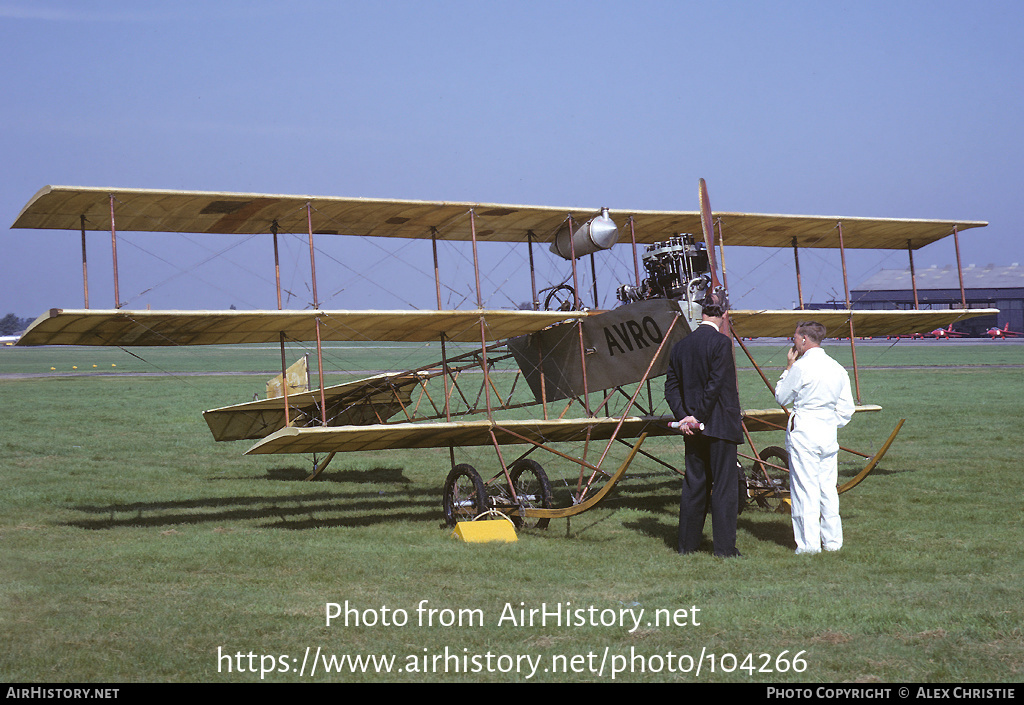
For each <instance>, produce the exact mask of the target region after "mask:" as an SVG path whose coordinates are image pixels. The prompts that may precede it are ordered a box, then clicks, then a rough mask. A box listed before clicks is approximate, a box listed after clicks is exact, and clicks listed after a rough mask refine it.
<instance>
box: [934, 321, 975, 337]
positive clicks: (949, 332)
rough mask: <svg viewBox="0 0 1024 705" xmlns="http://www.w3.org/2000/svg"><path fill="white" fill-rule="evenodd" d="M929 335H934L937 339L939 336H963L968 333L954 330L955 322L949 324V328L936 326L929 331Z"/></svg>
mask: <svg viewBox="0 0 1024 705" xmlns="http://www.w3.org/2000/svg"><path fill="white" fill-rule="evenodd" d="M928 335H931V336H934V337H935V339H936V340H938V339H939V338H947V339H948V338H962V337H964V336H965V335H967V334H966V333H961V332H960V331H958V330H953V324H952V323H950V324H949V328H936V329H935V330H933V331H931V332H930V333H928Z"/></svg>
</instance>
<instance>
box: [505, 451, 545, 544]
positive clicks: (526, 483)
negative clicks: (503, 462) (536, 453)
mask: <svg viewBox="0 0 1024 705" xmlns="http://www.w3.org/2000/svg"><path fill="white" fill-rule="evenodd" d="M508 476H509V479H510V480H512V486H513V487H514V488H515V490H516V497H518V498H519V505H520V506H521V507H524V508H526V507H530V508H534V509H537V508H540V509H551V504H552V500H551V483H550V482H549V481H548V476H547V473H545V472H544V468H542V467H541V466H540V463H538V462H537V461H535V460H530V459H529V458H520V459H519V460H517V461H516V462H514V463H512V465H511V466H510V467H509V469H508ZM512 521H513V523H514V524H515V525H516V526H517V527H518V528H521V529H546V528H547V527H548V522H549V521H551V520H550V519H540V518H536V517H522V516H519V515H517V514H513V516H512Z"/></svg>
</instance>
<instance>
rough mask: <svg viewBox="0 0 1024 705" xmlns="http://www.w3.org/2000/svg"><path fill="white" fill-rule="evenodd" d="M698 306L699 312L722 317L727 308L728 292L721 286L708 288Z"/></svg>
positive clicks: (711, 316)
mask: <svg viewBox="0 0 1024 705" xmlns="http://www.w3.org/2000/svg"><path fill="white" fill-rule="evenodd" d="M700 306H701V309H700V312H701V313H702V314H703V315H705V316H707V317H708V318H722V317H724V316H725V312H726V311H728V310H729V294H728V293H727V292H726V291H725V289H723V288H721V287H719V288H717V289H715V290H714V291H710V290H709V291H708V293H707V294H705V295H704V300H703V301H701V303H700Z"/></svg>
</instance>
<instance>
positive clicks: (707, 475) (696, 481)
mask: <svg viewBox="0 0 1024 705" xmlns="http://www.w3.org/2000/svg"><path fill="white" fill-rule="evenodd" d="M685 442H686V477H685V478H684V479H683V492H682V496H681V497H680V499H679V552H680V553H692V552H693V551H696V550H697V547H698V546H700V542H701V539H702V537H703V533H704V519H705V517H706V516H707V513H708V507H709V506H710V508H711V531H712V535H713V538H714V550H715V555H716V556H734V555H737V552H736V516H737V513H738V510H739V494H738V492H737V489H736V488H737V483H738V482H739V472H738V469H737V465H736V444H735V443H732V442H730V441H726V440H722V439H720V438H710V437H706V436H701V435H694V436H687V437H686V440H685Z"/></svg>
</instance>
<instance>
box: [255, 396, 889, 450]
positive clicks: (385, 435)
mask: <svg viewBox="0 0 1024 705" xmlns="http://www.w3.org/2000/svg"><path fill="white" fill-rule="evenodd" d="M881 409H882V407H880V406H875V405H873V404H864V405H859V406H857V407H856V411H857V412H858V413H864V412H874V411H881ZM786 418H787V413H786V411H784V410H783V409H751V410H747V411H744V412H743V420H744V422H745V423H746V424H747V429H748V430H750V431H770V430H775V429H777V428H779V427H782V428H785V425H786ZM672 420H673V419H672V417H671V416H630V417H626V418H625V419H624V420H621V421H622V423H621V426H620V419H617V418H612V417H596V418H576V419H558V420H547V421H543V420H539V419H534V420H528V421H512V420H509V421H495V422H494V423H493V424H492V423H491V422H490V421H486V420H481V421H461V422H460V421H455V422H429V423H398V424H372V425H366V426H345V427H340V428H339V427H332V426H316V427H307V428H292V427H289V428H283V429H281V430H280V431H277V432H276V433H273V434H271V435H270V436H267V437H266V438H264V439H263V440H262V441H259V442H258V443H256V445H254V446H253V447H252V448H250V449H249V450H248V451H246V455H261V454H273V453H343V452H352V451H367V450H387V449H389V448H444V447H447V446H450V445H454V446H485V445H490V444H491V443H492V442H493V441H492V438H491V431H492V430H493V432H494V439H495V440H497V442H498V443H499V444H500V445H510V444H523V443H528V442H530V441H532V442H535V443H557V442H566V441H578V440H582V439H584V438H585V437H587V433H588V431H589V438H590V440H607V439H609V438H611V436H612V434H613V433H614V432H615V430H616V428H618V429H619V430H618V436H617V437H619V438H637V437H639V436H640V435H641V434H643V433H646V434H648V435H650V436H675V435H679V432H678V431H676V430H674V429H671V428H669V426H668V424H669V422H670V421H672ZM526 439H528V440H526Z"/></svg>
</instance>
